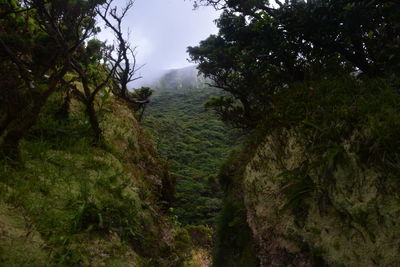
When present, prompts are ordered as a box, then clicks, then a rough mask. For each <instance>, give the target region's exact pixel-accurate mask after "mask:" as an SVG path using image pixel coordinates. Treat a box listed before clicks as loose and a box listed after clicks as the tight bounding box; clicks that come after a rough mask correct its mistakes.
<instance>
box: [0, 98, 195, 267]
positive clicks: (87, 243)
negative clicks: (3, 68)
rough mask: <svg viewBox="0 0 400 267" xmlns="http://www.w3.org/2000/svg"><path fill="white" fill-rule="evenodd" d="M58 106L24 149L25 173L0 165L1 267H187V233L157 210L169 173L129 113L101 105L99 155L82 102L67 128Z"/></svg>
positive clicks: (51, 106)
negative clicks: (83, 266)
mask: <svg viewBox="0 0 400 267" xmlns="http://www.w3.org/2000/svg"><path fill="white" fill-rule="evenodd" d="M62 101H63V95H62V94H55V95H53V96H52V97H51V98H50V101H49V102H48V103H47V105H46V106H45V108H44V110H43V111H42V113H41V115H40V117H39V120H38V123H37V124H36V125H35V126H34V127H33V128H32V129H31V131H30V132H29V135H28V137H27V139H25V140H24V141H23V142H22V143H21V157H22V160H23V161H24V163H25V164H24V167H23V168H17V169H16V168H13V167H11V166H10V165H8V164H7V163H5V162H2V163H1V168H2V169H1V172H0V188H1V192H2V194H1V196H0V203H1V204H0V207H1V215H0V225H1V226H2V228H1V229H2V232H0V240H1V241H0V251H1V252H2V253H1V254H0V255H1V256H0V263H1V265H6V266H10V265H15V264H17V265H19V266H32V264H33V265H34V264H38V265H42V264H43V265H46V264H47V265H49V266H53V265H85V266H88V265H93V264H95V265H102V264H106V265H113V266H126V265H129V264H134V265H137V266H166V265H169V264H173V265H176V266H179V265H180V264H183V262H184V261H185V260H189V258H190V255H191V241H190V238H189V239H188V238H185V239H182V238H183V237H182V236H188V233H187V231H186V230H185V229H183V228H179V227H178V226H176V227H175V225H176V223H175V222H174V221H172V220H169V219H168V218H167V217H166V216H164V214H165V213H164V211H163V208H162V205H161V204H160V203H162V202H165V201H168V200H169V199H170V197H171V192H170V191H169V190H173V189H172V188H171V187H169V186H171V183H170V180H169V179H170V178H169V176H168V172H167V169H166V167H165V165H164V164H163V163H162V162H161V161H160V160H159V159H158V158H157V155H156V153H155V150H154V149H153V147H152V143H151V142H150V140H148V139H147V138H148V137H147V136H146V134H145V133H144V132H143V130H141V129H140V127H139V125H138V124H137V122H136V121H135V119H134V117H133V114H132V113H131V112H130V110H129V109H128V108H127V107H126V106H125V105H124V104H123V102H122V103H121V102H118V101H117V100H116V99H114V98H111V99H109V100H108V103H107V104H104V105H103V110H102V112H100V113H99V114H102V116H100V117H99V118H100V120H99V122H100V125H101V127H103V129H104V132H103V135H104V147H102V148H100V147H96V146H92V143H93V138H94V137H93V135H92V134H91V128H90V124H89V123H88V120H87V118H86V117H85V106H84V105H83V104H80V102H78V101H77V100H73V101H72V103H71V112H70V118H69V120H68V121H67V122H65V121H61V122H60V121H59V120H57V119H56V118H55V113H56V112H57V110H58V107H59V105H60V103H62ZM105 125H107V127H105ZM164 209H165V208H164ZM11 210H12V212H11ZM4 225H5V227H3V226H4ZM162 236H164V238H166V239H165V242H164V241H162V238H161V237H162ZM167 236H168V238H167ZM171 238H172V239H171ZM166 240H170V241H166ZM174 240H175V241H174ZM11 244H18V245H16V246H15V247H13V246H14V245H11ZM26 249H27V250H28V251H29V253H25V250H26ZM3 252H7V253H3Z"/></svg>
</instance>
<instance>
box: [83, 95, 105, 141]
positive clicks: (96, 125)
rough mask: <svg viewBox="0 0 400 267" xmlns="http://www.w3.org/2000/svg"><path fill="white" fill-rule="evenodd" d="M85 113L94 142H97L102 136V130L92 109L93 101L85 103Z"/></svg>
mask: <svg viewBox="0 0 400 267" xmlns="http://www.w3.org/2000/svg"><path fill="white" fill-rule="evenodd" d="M86 114H87V115H88V117H89V122H90V126H91V127H92V130H93V132H94V137H95V140H96V142H99V141H100V140H101V138H102V130H101V128H100V124H99V120H98V118H97V114H96V110H95V109H94V103H93V101H90V100H89V101H88V102H87V103H86Z"/></svg>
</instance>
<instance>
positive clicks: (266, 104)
mask: <svg viewBox="0 0 400 267" xmlns="http://www.w3.org/2000/svg"><path fill="white" fill-rule="evenodd" d="M275 2H276V3H277V5H275V6H273V5H271V4H270V2H269V1H264V0H251V1H244V0H226V1H221V0H215V1H214V0H208V1H207V0H204V1H202V0H201V1H197V4H208V5H212V6H214V7H216V8H219V9H223V10H224V12H223V13H222V15H221V17H220V19H219V20H218V22H217V25H218V27H219V29H220V31H219V34H218V35H216V36H215V35H214V36H210V37H209V38H208V39H206V40H204V41H202V42H201V43H200V45H199V46H197V47H189V48H188V52H189V54H190V56H191V59H192V60H193V61H194V62H197V63H199V70H200V72H201V73H203V74H204V75H205V76H206V77H208V78H210V79H211V80H213V85H214V86H215V87H218V88H221V89H222V90H224V91H226V92H228V93H229V95H228V96H226V97H222V98H219V99H214V100H212V101H211V102H209V103H208V106H209V107H214V108H216V110H217V112H218V113H219V114H220V115H221V116H222V117H223V118H224V119H227V120H229V121H231V122H232V123H233V124H236V125H241V126H242V127H254V126H255V125H257V122H258V121H259V120H261V119H262V118H264V117H265V116H266V115H267V114H268V113H269V112H270V110H271V109H273V102H272V98H273V96H274V95H275V94H276V93H277V92H279V90H281V89H282V88H284V87H287V86H288V85H289V84H291V83H294V82H307V81H308V80H313V79H321V78H324V77H327V75H332V74H339V73H341V74H343V75H349V74H350V73H351V72H353V71H362V72H363V73H364V74H365V75H367V76H370V77H373V76H376V75H392V76H396V74H397V73H398V72H399V71H400V64H399V62H400V60H399V56H400V27H399V25H400V15H399V14H400V4H399V3H398V2H397V1H391V0H386V1H351V0H340V1H333V0H332V1H329V0H314V1H307V2H306V1H300V0H299V1H284V2H283V1H275Z"/></svg>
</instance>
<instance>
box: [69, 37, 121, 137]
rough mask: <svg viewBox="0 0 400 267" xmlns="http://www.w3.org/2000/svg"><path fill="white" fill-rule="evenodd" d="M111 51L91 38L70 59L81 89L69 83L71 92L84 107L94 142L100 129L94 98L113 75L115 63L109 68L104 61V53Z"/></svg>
mask: <svg viewBox="0 0 400 267" xmlns="http://www.w3.org/2000/svg"><path fill="white" fill-rule="evenodd" d="M111 52H112V51H110V49H109V48H107V47H106V45H105V43H103V42H101V41H99V40H96V39H92V40H90V41H89V42H88V43H87V45H86V46H85V47H82V48H81V49H80V50H79V51H78V52H77V53H75V54H74V56H73V58H72V60H71V65H72V68H73V69H74V70H75V71H76V73H77V75H78V77H79V80H80V82H81V85H82V89H83V92H82V91H81V90H80V89H79V88H78V87H77V85H76V84H71V88H72V92H73V93H74V95H75V96H76V97H77V99H78V100H79V101H81V102H82V103H83V104H84V105H85V107H86V114H87V116H88V117H89V122H90V125H91V127H92V129H93V132H94V136H95V140H96V142H99V141H100V140H101V138H102V130H101V128H100V124H99V120H98V117H97V114H96V109H95V100H96V96H97V94H98V93H99V92H100V91H101V90H102V89H104V88H105V87H106V86H107V84H108V83H109V82H110V79H111V78H112V76H113V75H114V72H115V69H116V65H114V66H112V67H111V68H110V67H109V66H107V61H104V59H105V58H107V56H106V54H107V53H111ZM118 61H120V58H118V59H116V62H118Z"/></svg>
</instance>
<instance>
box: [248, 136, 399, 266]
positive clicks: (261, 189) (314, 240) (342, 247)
mask: <svg viewBox="0 0 400 267" xmlns="http://www.w3.org/2000/svg"><path fill="white" fill-rule="evenodd" d="M358 138H361V136H360V135H359V134H354V135H353V137H352V138H351V140H347V141H345V142H342V143H341V144H340V145H339V146H337V147H335V148H333V149H331V150H329V151H328V153H325V154H323V155H321V154H318V153H314V154H310V153H309V150H307V146H308V145H309V141H308V139H307V138H305V136H304V135H300V134H297V131H296V130H290V131H287V130H283V131H279V132H278V131H276V132H274V133H273V134H269V135H268V136H267V137H266V138H265V140H264V142H263V143H262V144H261V145H259V147H258V149H257V150H256V153H255V154H254V156H253V157H252V158H251V160H250V161H249V163H248V164H247V166H246V169H245V171H244V175H243V185H242V186H243V188H244V189H243V191H244V193H243V194H244V203H245V206H246V210H247V222H248V225H249V226H250V228H251V230H252V233H253V239H254V243H255V246H256V251H257V252H256V253H257V256H258V259H259V261H260V265H261V266H313V265H315V266H321V265H329V266H396V265H397V264H398V263H399V262H400V256H399V255H400V254H399V253H398V248H399V245H400V239H399V236H400V227H399V226H400V216H399V215H400V198H399V193H398V187H399V181H398V179H397V178H398V177H397V178H396V175H395V174H394V173H393V172H389V171H385V169H382V168H379V167H378V166H377V165H374V164H368V162H365V161H363V160H361V159H360V156H359V153H358V152H357V151H358V150H359V149H358V148H357V140H358ZM311 162H319V164H316V165H315V164H314V165H312V164H310V163H311ZM305 166H306V167H305Z"/></svg>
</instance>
